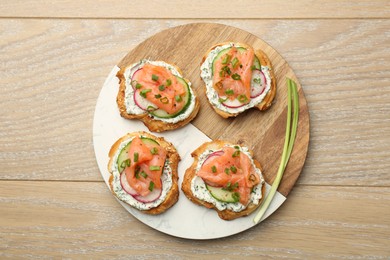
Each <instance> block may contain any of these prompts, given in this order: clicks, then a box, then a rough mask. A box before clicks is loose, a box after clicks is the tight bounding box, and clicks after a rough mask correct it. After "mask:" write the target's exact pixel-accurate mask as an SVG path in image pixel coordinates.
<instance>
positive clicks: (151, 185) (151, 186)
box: [149, 181, 154, 191]
mask: <svg viewBox="0 0 390 260" xmlns="http://www.w3.org/2000/svg"><path fill="white" fill-rule="evenodd" d="M149 190H150V191H153V190H154V182H152V181H151V182H149Z"/></svg>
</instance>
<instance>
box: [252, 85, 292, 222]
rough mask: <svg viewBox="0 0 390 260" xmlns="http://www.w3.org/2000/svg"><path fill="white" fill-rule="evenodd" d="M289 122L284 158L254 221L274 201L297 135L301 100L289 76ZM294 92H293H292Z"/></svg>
mask: <svg viewBox="0 0 390 260" xmlns="http://www.w3.org/2000/svg"><path fill="white" fill-rule="evenodd" d="M287 87H288V89H287V90H288V92H287V96H288V97H287V101H288V104H287V123H286V136H285V139H284V146H283V153H282V159H281V162H280V165H279V169H278V172H277V174H276V178H275V180H274V182H273V183H272V186H271V190H270V192H269V194H268V195H267V197H266V198H265V200H264V202H263V203H262V205H261V207H260V210H259V211H258V213H257V215H256V216H255V218H254V219H253V222H254V223H255V224H257V223H258V222H259V221H260V219H261V218H262V217H263V215H264V214H265V212H266V211H267V209H268V207H269V205H270V204H271V202H272V199H273V198H274V196H275V193H276V191H277V189H278V187H279V184H280V182H281V180H282V177H283V172H284V170H285V169H286V166H287V163H288V161H289V159H290V156H291V152H292V149H293V146H294V142H295V137H296V134H297V127H298V117H299V100H298V98H299V97H298V87H297V85H296V83H295V82H294V81H293V80H291V79H289V78H287ZM291 92H292V94H291ZM292 99H294V113H293V122H292V124H291V111H292V108H291V107H292ZM290 131H291V134H290Z"/></svg>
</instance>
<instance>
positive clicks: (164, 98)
mask: <svg viewBox="0 0 390 260" xmlns="http://www.w3.org/2000/svg"><path fill="white" fill-rule="evenodd" d="M160 101H161V103H163V104H168V103H169V100H168V98H167V97H163V98H162V99H160Z"/></svg>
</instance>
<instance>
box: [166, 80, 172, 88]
mask: <svg viewBox="0 0 390 260" xmlns="http://www.w3.org/2000/svg"><path fill="white" fill-rule="evenodd" d="M166 85H167V87H169V86H170V85H172V80H171V79H167V83H166Z"/></svg>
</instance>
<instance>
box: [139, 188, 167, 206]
mask: <svg viewBox="0 0 390 260" xmlns="http://www.w3.org/2000/svg"><path fill="white" fill-rule="evenodd" d="M161 193H162V189H153V191H152V192H150V193H149V194H148V195H146V196H134V198H135V199H136V200H138V201H139V202H143V203H148V202H153V201H156V200H157V199H158V198H160V196H161Z"/></svg>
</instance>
